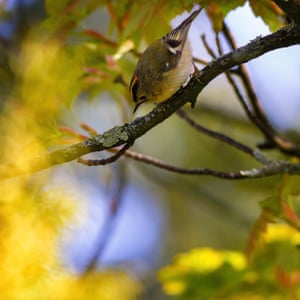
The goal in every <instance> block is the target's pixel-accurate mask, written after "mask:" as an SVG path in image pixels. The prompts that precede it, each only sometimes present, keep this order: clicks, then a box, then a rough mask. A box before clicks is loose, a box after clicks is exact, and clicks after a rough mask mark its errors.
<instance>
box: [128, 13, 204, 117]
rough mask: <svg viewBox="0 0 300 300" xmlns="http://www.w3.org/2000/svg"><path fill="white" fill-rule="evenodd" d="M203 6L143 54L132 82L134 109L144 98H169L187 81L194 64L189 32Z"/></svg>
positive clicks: (154, 100) (130, 88)
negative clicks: (188, 39)
mask: <svg viewBox="0 0 300 300" xmlns="http://www.w3.org/2000/svg"><path fill="white" fill-rule="evenodd" d="M201 10H202V8H200V9H198V10H196V11H194V12H193V13H192V14H191V15H190V16H189V17H188V18H187V19H185V20H184V21H183V22H182V23H181V24H180V25H179V26H177V27H176V28H175V29H174V30H172V31H171V32H169V33H167V34H166V35H165V36H163V37H162V38H160V39H159V40H157V41H155V42H154V43H152V44H151V45H150V46H149V47H148V48H147V49H146V50H145V52H144V53H143V54H142V55H141V57H140V59H139V61H138V63H137V66H136V69H135V71H134V74H133V76H132V79H131V82H130V85H129V90H130V94H131V97H132V99H133V101H134V102H135V107H134V110H133V112H136V110H137V109H138V107H139V106H140V105H141V104H142V103H144V102H155V103H158V102H163V101H165V100H167V99H169V98H170V97H171V96H172V95H173V94H175V92H177V91H178V90H179V88H180V87H182V86H185V85H186V84H187V83H188V81H189V79H190V77H191V74H192V73H193V72H194V68H195V67H194V64H193V59H192V50H191V46H190V44H189V42H188V41H187V35H188V32H189V29H190V27H191V24H192V21H193V20H194V19H195V18H196V17H197V15H198V14H199V13H200V11H201Z"/></svg>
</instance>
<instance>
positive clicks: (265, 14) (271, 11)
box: [249, 0, 284, 31]
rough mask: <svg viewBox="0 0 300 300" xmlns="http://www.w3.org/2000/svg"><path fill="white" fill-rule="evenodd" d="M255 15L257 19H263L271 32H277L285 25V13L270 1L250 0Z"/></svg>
mask: <svg viewBox="0 0 300 300" xmlns="http://www.w3.org/2000/svg"><path fill="white" fill-rule="evenodd" d="M249 3H250V6H251V8H252V11H253V13H254V14H255V15H256V16H257V17H261V18H262V19H263V21H264V22H265V23H266V24H267V25H268V26H269V28H270V30H271V31H275V30H277V29H278V28H280V27H281V26H282V25H283V18H282V17H283V16H284V13H283V12H282V10H281V9H280V8H279V7H278V6H277V5H276V4H275V3H274V2H272V1H270V0H260V1H256V0H249Z"/></svg>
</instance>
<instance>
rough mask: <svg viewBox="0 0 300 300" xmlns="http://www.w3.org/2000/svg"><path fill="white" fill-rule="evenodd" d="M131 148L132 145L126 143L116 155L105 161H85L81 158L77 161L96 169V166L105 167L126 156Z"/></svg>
mask: <svg viewBox="0 0 300 300" xmlns="http://www.w3.org/2000/svg"><path fill="white" fill-rule="evenodd" d="M130 146H131V144H130V143H126V144H125V145H124V146H123V147H122V148H121V149H120V150H119V151H118V152H117V153H116V154H115V155H112V156H110V157H108V158H104V159H84V158H82V157H79V158H78V159H77V162H79V163H81V164H83V165H86V166H89V167H94V166H104V165H107V164H111V163H113V162H115V161H116V160H118V159H119V158H120V157H121V156H122V155H124V153H125V151H126V150H127V149H129V148H130Z"/></svg>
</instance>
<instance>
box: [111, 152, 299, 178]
mask: <svg viewBox="0 0 300 300" xmlns="http://www.w3.org/2000/svg"><path fill="white" fill-rule="evenodd" d="M110 151H112V152H115V151H118V150H117V149H110ZM254 152H255V153H254V154H255V158H256V159H257V160H258V161H260V157H259V156H260V154H259V155H256V154H257V153H256V151H254ZM124 156H126V157H128V158H131V159H133V160H136V161H139V162H143V163H145V164H148V165H152V166H155V167H158V168H160V169H163V170H166V171H170V172H174V173H179V174H186V175H200V176H201V175H202V176H205V175H207V176H213V177H217V178H222V179H229V180H239V179H247V178H262V177H268V176H273V175H278V174H284V173H289V174H300V164H294V163H289V162H286V161H275V160H265V158H263V159H261V161H262V162H263V163H265V165H263V166H262V167H260V168H253V169H249V170H240V171H237V172H230V171H229V172H225V171H218V170H213V169H209V168H182V167H178V166H174V165H171V164H168V163H166V162H163V161H161V160H159V159H156V158H153V157H151V156H148V155H144V154H141V153H137V152H134V151H131V150H127V151H126V152H125V153H124ZM256 156H257V157H256Z"/></svg>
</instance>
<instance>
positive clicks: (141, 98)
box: [139, 95, 147, 101]
mask: <svg viewBox="0 0 300 300" xmlns="http://www.w3.org/2000/svg"><path fill="white" fill-rule="evenodd" d="M146 98H147V97H146V96H145V95H142V96H140V97H139V100H141V101H144V100H146Z"/></svg>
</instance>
